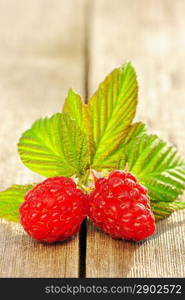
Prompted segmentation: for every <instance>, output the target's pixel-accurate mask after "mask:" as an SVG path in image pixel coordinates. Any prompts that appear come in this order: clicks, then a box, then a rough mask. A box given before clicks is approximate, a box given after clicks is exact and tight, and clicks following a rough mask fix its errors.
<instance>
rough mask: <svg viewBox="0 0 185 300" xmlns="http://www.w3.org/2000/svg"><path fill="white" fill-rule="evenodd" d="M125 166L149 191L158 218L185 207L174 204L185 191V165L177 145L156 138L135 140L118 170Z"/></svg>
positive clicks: (149, 137) (152, 136)
mask: <svg viewBox="0 0 185 300" xmlns="http://www.w3.org/2000/svg"><path fill="white" fill-rule="evenodd" d="M126 165H127V166H128V169H129V171H130V172H132V173H133V174H134V175H135V176H136V177H137V178H138V180H139V181H140V182H141V183H142V184H143V185H145V186H146V187H147V188H148V190H149V195H150V198H151V206H152V208H153V210H154V214H155V216H156V218H163V217H165V216H168V215H169V214H171V212H173V211H174V210H177V209H182V208H185V202H180V201H175V200H176V199H177V198H178V196H179V195H181V194H182V193H183V191H184V189H185V162H184V161H183V159H182V158H181V157H180V155H179V154H178V152H177V150H176V149H175V147H174V146H172V145H169V144H167V143H166V142H165V141H163V140H162V139H160V138H159V137H158V136H157V135H147V134H144V135H142V136H140V137H136V138H135V139H131V140H130V142H129V143H128V144H127V145H126V147H125V149H124V152H123V156H122V159H121V161H120V162H119V165H118V168H119V169H124V168H125V166H126Z"/></svg>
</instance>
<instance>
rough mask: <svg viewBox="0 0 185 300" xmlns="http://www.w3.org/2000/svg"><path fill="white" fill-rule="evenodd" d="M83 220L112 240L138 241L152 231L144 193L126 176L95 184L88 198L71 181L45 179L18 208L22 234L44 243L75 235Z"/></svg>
mask: <svg viewBox="0 0 185 300" xmlns="http://www.w3.org/2000/svg"><path fill="white" fill-rule="evenodd" d="M86 216H89V218H90V219H91V220H92V221H93V222H94V224H95V225H96V226H98V227H99V228H101V229H102V230H103V231H104V232H106V233H108V234H110V235H111V236H112V237H113V238H124V239H128V240H136V241H139V240H142V239H145V238H147V237H148V236H150V235H152V234H153V233H154V231H155V220H154V216H153V213H152V211H151V208H150V202H149V196H148V194H147V190H146V188H145V187H143V186H142V185H140V184H139V182H138V181H137V179H136V178H135V177H134V176H133V175H132V174H131V173H128V172H121V171H114V172H112V173H111V174H110V175H109V176H108V177H102V178H99V179H97V180H95V187H94V189H93V190H92V191H91V192H90V193H89V194H85V193H84V192H82V190H81V189H79V188H77V186H76V184H75V182H74V181H73V180H72V179H71V178H65V177H54V178H49V179H47V180H45V181H43V182H42V183H40V184H38V185H36V186H35V187H34V188H33V189H32V190H31V191H29V192H28V193H27V194H26V196H25V201H24V202H23V204H22V205H21V207H20V221H21V224H22V225H23V227H24V229H25V231H26V232H27V233H28V234H29V235H30V236H32V237H33V238H35V239H36V240H39V241H43V242H48V243H52V242H55V241H63V240H65V239H67V238H69V237H70V236H72V235H74V234H76V233H77V232H78V231H79V229H80V225H81V223H82V221H83V220H84V218H85V217H86Z"/></svg>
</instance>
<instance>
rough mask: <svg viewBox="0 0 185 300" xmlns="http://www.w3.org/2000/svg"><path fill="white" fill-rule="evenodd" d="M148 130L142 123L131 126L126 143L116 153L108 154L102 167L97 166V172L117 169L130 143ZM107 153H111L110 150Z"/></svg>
mask: <svg viewBox="0 0 185 300" xmlns="http://www.w3.org/2000/svg"><path fill="white" fill-rule="evenodd" d="M146 130H147V129H146V125H145V124H144V123H142V122H137V123H133V124H132V125H129V128H128V129H127V136H126V137H125V139H124V142H123V143H122V144H121V145H120V146H119V147H118V148H117V149H116V150H115V151H113V152H112V153H111V155H110V154H108V155H107V158H106V160H104V161H102V162H101V164H100V165H98V166H96V170H101V169H102V168H104V169H108V170H114V169H116V168H117V162H118V159H119V158H123V151H124V149H125V147H126V145H128V143H129V142H130V141H131V140H132V139H135V138H136V137H139V136H141V135H143V134H146ZM106 151H107V152H108V153H109V149H107V150H106ZM106 151H105V153H106Z"/></svg>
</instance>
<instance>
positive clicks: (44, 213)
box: [20, 177, 87, 243]
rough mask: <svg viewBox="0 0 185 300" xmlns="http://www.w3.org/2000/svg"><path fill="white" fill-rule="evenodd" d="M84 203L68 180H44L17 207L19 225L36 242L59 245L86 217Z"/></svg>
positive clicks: (78, 191)
mask: <svg viewBox="0 0 185 300" xmlns="http://www.w3.org/2000/svg"><path fill="white" fill-rule="evenodd" d="M85 200H86V196H85V194H84V193H83V192H82V191H81V190H80V189H77V188H76V184H75V183H74V181H73V180H72V179H70V178H65V177H54V178H49V179H46V180H45V181H43V182H42V183H40V184H38V185H36V186H35V187H34V188H33V189H32V190H31V191H29V192H28V193H27V194H26V196H25V201H24V202H23V204H22V205H21V207H20V221H21V224H22V225H23V227H24V229H25V231H26V232H27V233H28V234H29V235H30V236H32V237H33V238H35V239H36V240H39V241H43V242H48V243H52V242H55V241H63V240H65V239H67V238H68V237H70V236H72V235H74V234H76V233H77V232H78V231H79V228H80V225H81V223H82V221H83V219H84V218H85V217H86V215H87V214H86V212H87V209H86V204H85Z"/></svg>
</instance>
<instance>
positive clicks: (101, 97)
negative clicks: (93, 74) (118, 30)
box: [88, 63, 138, 169]
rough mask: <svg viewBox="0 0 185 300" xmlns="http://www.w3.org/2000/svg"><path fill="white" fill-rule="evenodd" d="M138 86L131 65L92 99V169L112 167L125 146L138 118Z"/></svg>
mask: <svg viewBox="0 0 185 300" xmlns="http://www.w3.org/2000/svg"><path fill="white" fill-rule="evenodd" d="M137 94H138V85H137V80H136V73H135V70H134V68H133V67H132V65H131V64H130V63H127V64H125V65H123V66H122V67H120V68H117V69H115V70H113V71H112V73H110V74H109V75H108V76H107V77H106V78H105V80H104V81H103V82H102V83H101V84H100V86H99V88H98V90H97V91H96V92H95V94H94V95H93V96H92V97H91V98H90V99H89V102H88V111H89V115H90V119H91V123H92V135H93V140H94V144H95V149H94V158H93V164H92V165H93V168H95V169H100V168H101V167H104V166H105V165H109V160H110V161H111V160H112V158H111V156H112V155H115V152H116V151H117V149H118V148H119V147H120V145H122V144H123V141H124V139H125V137H126V136H127V134H128V132H129V129H130V124H131V122H132V120H133V118H134V116H135V111H136V105H137V98H138V95H137Z"/></svg>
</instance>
